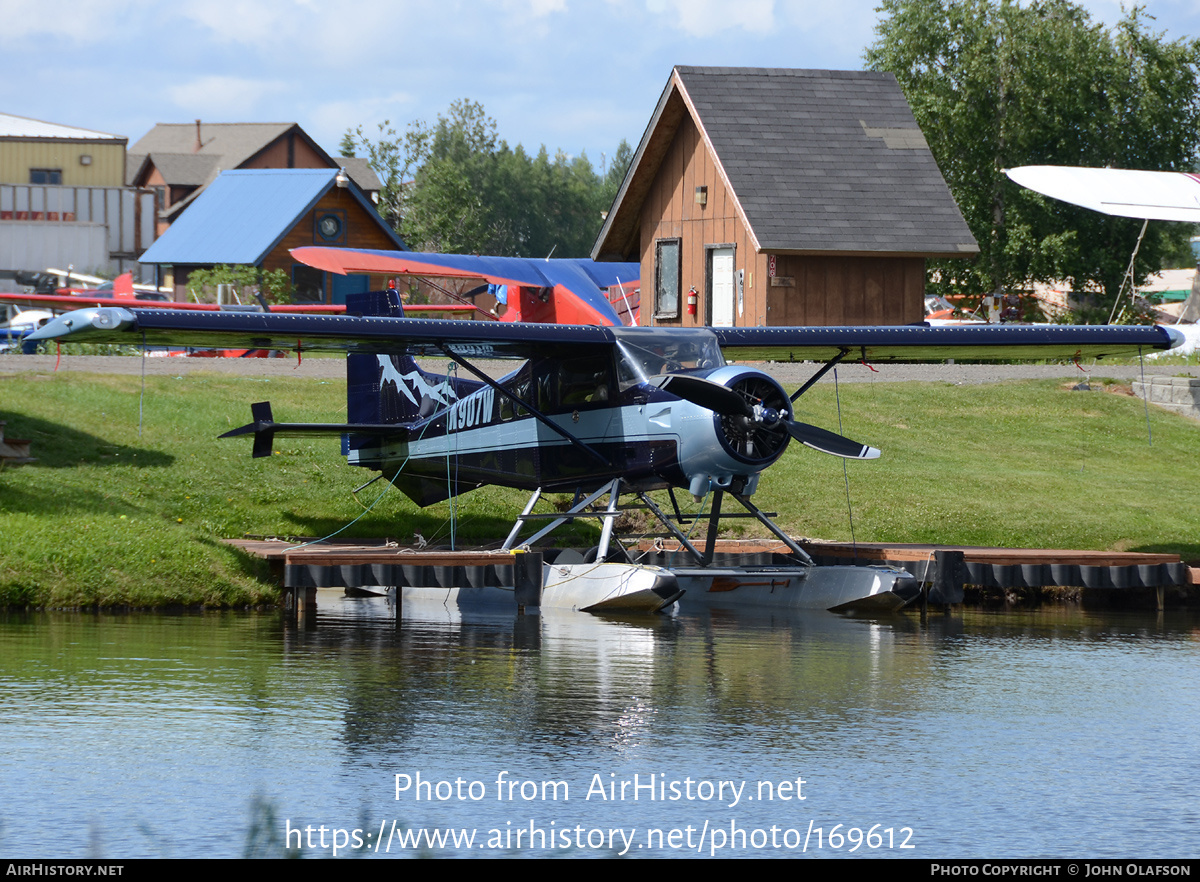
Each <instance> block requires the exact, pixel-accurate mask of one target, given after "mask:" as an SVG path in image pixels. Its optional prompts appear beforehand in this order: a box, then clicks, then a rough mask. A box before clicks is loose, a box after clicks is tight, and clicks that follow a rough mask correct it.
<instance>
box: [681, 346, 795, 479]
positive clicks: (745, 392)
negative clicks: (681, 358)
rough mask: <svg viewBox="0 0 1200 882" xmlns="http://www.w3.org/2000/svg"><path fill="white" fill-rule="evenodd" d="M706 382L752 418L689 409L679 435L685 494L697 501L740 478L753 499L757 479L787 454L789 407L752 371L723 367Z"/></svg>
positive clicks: (781, 394) (696, 407)
mask: <svg viewBox="0 0 1200 882" xmlns="http://www.w3.org/2000/svg"><path fill="white" fill-rule="evenodd" d="M706 379H707V380H709V381H710V382H713V383H719V384H721V385H722V386H725V387H726V388H727V389H730V390H731V391H733V392H736V393H737V394H738V395H740V396H741V397H742V398H743V400H745V402H746V403H747V405H749V408H748V409H749V410H750V411H751V412H752V414H753V415H752V416H746V415H743V414H720V413H715V412H713V411H712V410H708V409H706V408H703V407H700V406H699V405H690V406H691V407H692V408H694V413H693V414H690V415H689V418H688V419H687V420H686V423H687V424H688V426H687V430H686V431H684V432H683V433H682V434H681V438H680V463H679V464H680V467H681V468H682V470H683V472H684V474H685V475H686V476H687V479H688V488H689V490H690V491H691V492H692V495H694V496H702V495H703V494H704V493H705V492H707V491H708V490H709V489H711V488H713V487H717V488H721V489H724V488H727V487H729V486H730V485H731V484H732V483H733V481H734V479H736V478H741V479H743V486H744V488H745V492H746V493H747V494H750V493H753V492H754V488H755V486H756V485H757V478H758V473H759V472H761V471H762V470H763V469H765V468H766V467H767V466H769V465H771V464H772V463H773V462H775V461H776V460H777V459H779V457H780V456H782V455H783V452H784V451H785V450H786V449H787V445H788V441H789V440H790V436H789V435H788V430H787V425H786V423H785V419H784V418H785V416H786V415H787V414H788V412H789V411H790V409H791V402H790V401H789V400H788V396H787V393H786V392H784V391H783V388H782V387H781V386H780V385H779V384H778V383H777V382H775V380H774V379H772V378H771V377H769V376H768V375H767V374H764V373H763V372H762V371H758V370H754V369H753V368H746V367H739V366H734V365H727V366H725V367H722V368H718V369H717V370H715V371H713V372H712V373H710V374H708V375H707V377H706Z"/></svg>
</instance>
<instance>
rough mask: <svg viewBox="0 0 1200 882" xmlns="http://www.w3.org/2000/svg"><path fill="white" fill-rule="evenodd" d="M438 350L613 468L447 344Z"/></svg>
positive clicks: (596, 452)
mask: <svg viewBox="0 0 1200 882" xmlns="http://www.w3.org/2000/svg"><path fill="white" fill-rule="evenodd" d="M437 348H438V349H440V350H441V351H442V354H443V355H445V356H446V358H448V359H450V360H451V361H453V362H454V363H455V364H459V365H462V366H463V367H464V368H466V369H467V370H469V371H470V372H471V373H473V374H474V375H475V376H477V377H479V379H481V380H483V382H485V383H487V384H488V385H489V386H491V387H492V388H493V389H495V390H496V391H497V392H499V393H500V394H501V395H503V396H504V397H505V398H507V399H508V400H509V401H511V402H513V404H516V405H517V406H519V407H523V408H525V409H526V410H527V411H529V412H530V413H531V414H533V417H534V419H536V420H537V421H538V422H540V423H541V424H542V425H544V426H546V427H547V428H549V429H551V430H552V431H555V432H557V433H558V434H559V435H561V436H562V437H564V438H566V439H567V440H568V441H570V442H571V443H572V444H574V445H575V446H576V447H578V448H579V449H580V450H582V451H584V452H585V453H587V454H588V455H590V456H593V457H595V458H596V459H598V460H599V461H600V462H601V463H603V464H604V465H606V466H608V467H609V468H612V467H613V464H612V463H611V462H609V461H608V460H607V459H605V458H604V455H603V454H602V453H600V452H599V451H598V450H596V448H594V447H591V446H589V445H587V444H585V443H583V442H582V441H580V440H579V439H578V438H576V437H575V436H574V435H572V434H571V433H570V432H568V431H567V430H566V429H564V428H563V427H562V426H560V425H559V424H558V423H556V422H554V421H553V420H552V419H550V417H548V416H546V415H545V414H544V413H542V412H541V411H540V410H538V409H537V408H535V407H532V406H531V405H529V404H528V403H526V402H525V401H522V400H521V399H520V398H518V397H517V396H516V395H514V394H513V393H512V391H510V390H509V389H505V388H504V387H503V386H501V385H500V384H499V383H497V382H496V381H495V380H493V379H492V378H491V377H489V376H488V375H487V374H485V373H484V372H483V371H481V370H479V368H477V367H475V365H473V364H471V363H470V362H469V361H467V360H466V359H465V358H463V357H461V356H459V355H456V354H455V353H454V352H452V351H451V350H450V349H449V348H448V347H447V346H446V344H445V343H438V344H437Z"/></svg>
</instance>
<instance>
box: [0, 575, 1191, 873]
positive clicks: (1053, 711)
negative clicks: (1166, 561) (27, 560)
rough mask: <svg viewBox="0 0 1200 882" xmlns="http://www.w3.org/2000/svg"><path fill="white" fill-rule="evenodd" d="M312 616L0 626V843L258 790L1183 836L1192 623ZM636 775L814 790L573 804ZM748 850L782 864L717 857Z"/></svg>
mask: <svg viewBox="0 0 1200 882" xmlns="http://www.w3.org/2000/svg"><path fill="white" fill-rule="evenodd" d="M320 605H321V611H320V613H319V615H318V617H317V622H316V625H315V627H294V626H284V625H282V624H281V622H280V620H279V618H278V617H277V616H275V615H266V614H254V613H205V614H181V615H159V614H153V615H152V614H128V615H113V614H83V613H36V614H35V613H24V614H8V615H6V616H4V617H2V618H0V640H2V641H3V646H4V652H3V653H2V654H0V682H2V683H3V689H2V690H0V732H3V736H4V744H5V747H6V750H5V754H4V759H3V763H4V767H3V768H4V780H5V783H6V794H7V796H8V799H7V800H6V803H5V806H4V807H3V808H0V821H2V822H3V828H2V830H0V845H3V846H4V848H5V851H6V852H7V853H9V854H14V855H18V856H31V857H39V856H40V857H55V856H83V855H86V854H88V853H89V852H92V851H96V850H99V851H102V852H103V853H104V854H106V855H109V856H114V857H131V856H139V855H148V856H156V855H171V856H191V855H221V856H236V855H238V854H240V853H241V852H242V848H243V844H244V842H245V839H246V836H247V833H248V829H249V826H250V819H249V817H248V811H249V807H250V806H251V804H252V801H253V799H254V798H255V797H256V796H257V795H261V796H262V797H263V798H265V799H266V800H268V801H269V804H270V805H271V806H273V808H274V810H275V812H276V815H277V820H279V821H280V823H283V822H284V821H290V822H291V823H293V824H301V823H302V824H318V825H319V824H326V825H340V826H354V825H358V824H360V819H365V820H362V823H363V824H364V825H365V826H368V827H370V826H373V825H377V824H378V823H379V822H380V821H381V820H384V819H393V818H398V819H399V820H400V821H402V822H403V823H404V824H407V825H408V826H409V827H414V826H421V825H443V826H449V825H454V826H457V827H466V826H468V825H469V826H471V827H478V828H480V829H481V830H483V829H485V828H491V829H509V828H511V827H512V826H513V825H521V824H526V823H529V822H531V821H534V820H537V821H539V822H544V823H547V824H548V823H549V822H550V821H554V822H555V824H556V825H557V827H556V829H560V828H562V826H563V825H564V824H573V825H577V824H583V825H605V824H607V825H620V826H623V827H626V828H630V829H633V828H637V829H639V830H645V829H648V828H650V827H658V828H662V827H670V828H678V829H683V828H684V827H686V826H688V825H692V826H694V827H696V828H697V829H698V828H699V827H701V826H702V825H704V824H706V823H709V824H726V825H728V824H730V823H734V824H737V825H741V826H743V827H744V828H747V829H755V828H761V829H766V828H769V827H771V826H772V825H776V826H781V827H785V828H789V829H790V828H797V829H799V828H807V827H808V825H809V823H810V822H812V823H813V824H815V825H816V826H818V827H820V826H822V825H824V827H825V828H828V827H831V826H833V825H834V824H838V823H841V824H849V825H860V826H863V825H865V827H869V826H871V825H873V824H876V823H880V824H885V825H891V826H894V827H901V826H909V827H912V828H913V829H914V831H915V833H914V838H913V842H914V843H915V844H916V845H918V848H917V849H915V850H913V851H910V852H907V853H908V854H916V855H919V856H926V857H932V856H937V857H946V856H967V855H979V856H991V857H997V856H1019V855H1035V854H1038V855H1047V854H1056V855H1071V856H1081V855H1082V856H1102V855H1114V856H1128V855H1131V854H1147V853H1153V854H1163V855H1171V854H1177V855H1187V854H1190V853H1191V852H1192V851H1194V843H1193V833H1192V831H1193V830H1194V829H1195V824H1196V822H1197V820H1200V819H1198V818H1197V810H1196V809H1195V807H1194V799H1193V795H1194V793H1195V789H1196V784H1197V775H1196V773H1195V772H1194V769H1193V766H1194V763H1193V762H1192V758H1193V757H1194V755H1195V752H1196V749H1197V747H1200V744H1198V741H1200V736H1198V735H1197V733H1196V727H1195V724H1194V720H1195V719H1196V718H1197V712H1200V696H1198V694H1197V692H1198V690H1197V687H1196V686H1195V685H1194V676H1193V672H1194V670H1195V667H1196V661H1197V640H1196V635H1197V621H1196V618H1195V616H1193V615H1182V614H1168V615H1166V616H1162V617H1155V616H1154V615H1133V614H1124V615H1118V614H1110V615H1104V616H1096V615H1089V614H1085V613H1082V612H1078V611H1057V612H1029V613H1021V614H1010V615H1004V614H989V613H982V612H971V611H968V612H965V613H961V614H957V615H954V616H951V617H941V616H932V617H930V618H928V619H927V620H924V621H923V620H922V619H921V618H920V617H919V616H917V615H915V614H914V615H905V616H895V617H888V618H884V619H877V620H873V619H854V618H845V617H840V616H834V615H830V614H825V613H813V612H803V611H801V612H794V613H787V614H773V615H745V614H737V613H732V612H728V611H721V610H713V611H711V612H705V613H701V614H696V615H689V616H679V617H670V616H652V617H643V618H610V619H601V618H598V617H593V616H587V615H579V614H568V613H557V614H546V615H543V616H524V617H518V616H515V615H513V614H510V613H505V612H496V613H493V614H490V615H476V616H467V617H464V616H462V615H461V614H459V613H457V612H456V611H452V610H447V609H445V608H442V607H439V606H432V607H429V608H427V609H426V608H417V607H415V606H411V605H410V606H408V607H406V618H405V620H404V623H403V626H402V627H401V628H400V629H396V628H395V626H394V622H393V619H392V610H391V608H390V607H389V605H388V602H387V600H386V599H384V598H363V599H353V600H351V599H343V598H338V597H335V596H334V595H332V594H329V595H326V593H324V592H322V596H321V597H320ZM417 772H420V773H421V774H422V775H424V776H425V779H426V780H435V781H436V780H453V779H455V778H458V777H461V778H462V779H464V780H466V781H479V782H483V783H484V784H486V785H487V786H488V787H489V788H492V789H489V791H488V798H487V799H485V800H444V801H439V800H431V801H426V802H422V803H417V802H414V801H412V800H411V799H407V798H404V799H401V800H397V799H396V798H395V792H394V776H395V775H396V774H415V773H417ZM502 772H506V773H507V774H508V775H509V776H510V777H511V778H517V779H522V780H525V779H528V780H537V781H545V780H554V781H565V782H567V784H568V785H569V788H570V796H569V799H565V800H557V801H552V802H547V801H542V800H530V801H522V800H520V799H519V798H518V799H514V800H511V801H506V800H497V799H495V798H494V796H495V793H494V792H493V789H494V782H495V781H496V779H497V777H498V776H500V773H502ZM635 774H637V775H639V776H640V780H641V781H643V782H644V781H646V780H648V776H651V775H654V776H656V780H660V781H661V780H663V778H666V779H668V780H672V781H676V780H678V781H683V780H684V779H687V778H690V779H694V780H695V781H701V780H705V781H729V782H746V784H747V786H748V787H749V788H750V790H747V791H746V793H749V792H751V790H753V789H754V788H755V786H756V785H757V784H758V782H760V781H765V782H771V783H772V784H777V783H779V782H785V781H795V780H796V779H803V780H804V781H805V782H806V783H805V785H804V787H805V791H804V793H805V796H806V799H804V800H798V799H793V800H779V799H774V800H767V799H762V800H759V799H753V800H751V799H744V800H741V801H740V802H739V804H737V805H736V806H733V805H730V800H729V799H728V798H726V799H724V800H721V799H717V798H715V797H714V798H712V799H708V800H702V799H700V798H698V797H697V798H693V799H691V800H686V799H681V800H674V801H670V800H668V801H665V802H664V801H658V800H656V801H648V800H646V799H644V798H643V799H640V800H638V801H633V800H631V799H626V800H624V801H617V800H606V799H600V798H598V797H597V796H596V795H595V794H594V793H593V795H592V798H590V799H589V798H586V796H587V794H588V791H589V788H591V787H593V785H594V784H595V782H596V780H597V778H598V779H599V780H600V781H601V782H610V781H621V780H627V779H631V777H632V776H633V775H635ZM643 793H645V791H643ZM1016 819H1019V820H1016ZM48 831H52V832H53V835H52V836H50V835H48ZM584 851H585V852H586V851H587V850H586V849H584ZM653 851H654V853H669V854H675V853H684V852H686V849H684V850H683V851H682V852H681V851H679V850H672V849H669V848H662V849H657V850H653ZM470 853H478V852H470ZM640 853H642V854H644V853H646V852H645V850H643V851H642V852H640ZM692 853H694V852H692ZM746 853H758V854H765V855H780V854H781V853H783V852H781V851H779V850H777V849H774V850H773V849H771V848H769V847H764V848H760V849H755V848H753V847H747V849H744V850H741V851H737V852H730V855H731V856H732V855H733V854H746ZM827 855H828V852H827Z"/></svg>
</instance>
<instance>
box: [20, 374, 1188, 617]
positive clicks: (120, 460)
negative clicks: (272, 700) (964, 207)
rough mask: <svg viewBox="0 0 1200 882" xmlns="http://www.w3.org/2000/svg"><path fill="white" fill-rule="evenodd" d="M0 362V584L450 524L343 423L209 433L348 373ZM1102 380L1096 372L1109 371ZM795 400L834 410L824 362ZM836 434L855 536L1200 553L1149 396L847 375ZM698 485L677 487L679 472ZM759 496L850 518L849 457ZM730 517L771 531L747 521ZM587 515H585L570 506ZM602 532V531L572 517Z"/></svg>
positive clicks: (499, 531)
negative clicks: (419, 501)
mask: <svg viewBox="0 0 1200 882" xmlns="http://www.w3.org/2000/svg"><path fill="white" fill-rule="evenodd" d="M145 383H146V385H145V389H146V393H145V400H144V416H143V428H142V433H141V436H140V437H139V435H138V419H139V403H140V395H139V390H140V386H141V380H140V378H139V377H136V376H112V375H86V374H77V373H71V374H68V373H63V374H32V373H31V374H8V375H0V419H4V420H7V421H8V425H7V427H6V430H5V431H6V434H7V435H8V436H9V437H14V438H29V439H32V440H33V455H34V456H36V457H37V458H38V462H37V463H36V464H34V465H30V466H22V467H20V468H10V469H7V470H4V471H3V472H0V604H9V605H11V604H18V605H26V604H31V605H36V606H80V605H94V604H98V605H131V606H162V605H172V604H186V605H194V604H209V605H244V604H261V603H273V602H275V600H276V593H275V591H274V589H273V588H271V587H268V586H266V584H265V583H264V582H263V581H262V579H263V577H264V576H265V568H264V567H263V566H262V565H261V564H259V563H258V562H254V561H249V560H246V559H244V558H243V557H242V556H240V555H239V554H237V553H235V552H233V551H231V550H229V549H227V548H225V547H224V546H222V545H221V544H220V542H219V540H220V539H222V538H228V537H239V536H243V535H245V534H268V535H272V534H274V535H305V536H325V535H328V534H331V533H334V532H335V531H337V530H340V529H342V528H343V527H346V525H347V524H349V523H350V522H351V521H354V519H355V518H359V517H360V516H361V518H360V519H359V520H357V521H355V522H354V523H353V524H352V525H351V526H349V527H348V528H346V529H345V530H344V532H342V533H341V534H340V535H341V536H345V537H353V536H360V537H365V536H371V537H378V536H389V537H392V538H395V539H398V540H399V541H401V542H404V543H407V542H409V541H411V539H412V535H413V533H414V532H420V533H421V534H422V535H423V536H424V537H425V538H426V539H428V540H429V541H430V543H431V544H443V545H444V544H448V543H449V541H450V530H451V524H450V506H449V504H448V503H447V504H440V505H435V506H431V507H429V508H427V509H418V508H417V507H416V506H414V505H413V504H412V503H411V502H409V501H408V499H407V498H405V497H403V496H402V495H401V494H399V493H398V492H395V491H389V492H386V493H384V494H383V495H382V498H379V499H378V502H377V504H375V506H374V508H372V509H371V511H370V512H365V506H369V505H371V504H372V503H375V502H376V499H377V498H378V497H380V492H381V490H383V489H384V484H383V482H378V483H376V484H373V485H371V486H370V487H368V488H366V489H364V490H362V491H360V492H359V493H358V495H357V498H356V497H355V496H354V495H353V493H352V491H353V490H354V488H356V487H358V486H359V485H360V484H362V483H363V482H364V481H366V480H367V479H368V478H370V477H372V476H373V474H374V473H370V472H366V471H364V470H361V469H354V468H349V467H347V466H346V465H345V464H344V461H343V459H342V457H341V456H340V455H339V445H338V441H337V439H333V438H316V439H311V440H309V439H294V438H282V439H279V440H278V441H277V442H276V455H275V456H273V457H271V458H269V459H265V458H264V459H259V460H255V459H252V458H251V457H250V452H249V447H250V445H249V442H248V441H247V440H245V439H235V440H231V441H221V442H218V441H216V440H215V439H216V436H217V435H219V434H221V433H222V432H225V431H227V430H228V429H230V428H233V427H235V426H238V425H241V424H243V423H245V422H247V421H248V420H249V406H248V405H249V403H250V402H252V401H262V400H268V399H269V400H270V401H271V402H272V405H273V407H274V412H275V415H276V418H277V419H281V420H305V421H313V422H339V421H343V420H344V419H345V387H344V384H343V383H342V382H340V381H327V382H321V381H313V380H291V379H287V380H277V379H271V380H263V379H258V378H242V377H227V376H217V375H211V374H193V375H191V376H189V377H186V378H182V379H173V378H163V377H150V378H147V379H146V381H145ZM1097 385H1098V384H1097V381H1096V380H1093V388H1096V387H1097ZM799 404H800V405H802V407H801V408H800V412H799V413H798V417H799V418H800V419H802V420H804V421H806V422H811V423H815V424H817V425H820V426H824V427H826V428H830V429H834V430H837V428H838V411H837V401H836V399H835V396H834V391H833V386H832V384H831V383H824V384H822V385H820V386H819V387H817V388H816V389H814V390H812V391H811V392H809V393H808V394H807V395H806V396H805V397H804V398H802V399H801V400H800V402H799ZM841 409H842V420H843V428H842V431H843V432H844V434H846V435H848V436H850V437H852V438H854V439H855V440H859V441H863V442H866V443H869V444H873V445H874V446H876V447H879V448H881V449H882V450H883V452H884V453H883V457H882V458H881V459H880V460H877V461H875V462H865V463H859V462H853V463H849V466H848V475H849V486H850V500H851V504H852V507H853V516H854V532H855V535H856V537H857V538H858V539H859V540H860V541H893V542H900V541H909V542H941V543H948V544H975V545H1014V546H1029V547H1048V548H1093V549H1116V550H1147V551H1170V552H1177V553H1179V554H1182V555H1183V556H1184V558H1185V559H1192V558H1200V507H1198V506H1197V505H1196V504H1195V503H1194V502H1192V501H1190V493H1189V488H1195V487H1197V486H1200V461H1198V459H1197V457H1196V451H1197V450H1198V449H1200V424H1198V423H1195V422H1192V421H1189V420H1186V419H1183V418H1181V417H1177V416H1174V415H1172V414H1167V413H1164V412H1162V411H1158V410H1156V409H1154V408H1151V412H1150V423H1151V427H1152V431H1153V439H1154V443H1153V446H1152V447H1151V446H1148V445H1147V435H1146V416H1145V412H1144V410H1143V405H1142V402H1141V401H1139V400H1137V399H1134V398H1131V397H1128V396H1125V395H1119V394H1111V393H1106V392H1100V391H1093V392H1086V393H1085V392H1070V391H1067V390H1066V389H1065V387H1064V386H1063V384H1062V383H1060V382H1057V381H1038V382H1020V383H1011V384H992V385H983V386H948V385H944V384H928V383H880V384H875V385H873V384H852V385H851V384H847V385H843V386H842V388H841ZM525 496H526V494H524V493H523V492H519V491H509V490H500V489H496V488H484V489H482V490H478V491H475V492H473V493H469V494H467V495H465V496H463V497H461V498H460V499H459V500H458V501H457V510H456V518H455V524H454V529H455V538H456V542H457V544H458V546H459V547H462V546H463V545H466V544H475V543H488V542H493V541H496V540H499V539H501V538H503V536H504V535H505V534H506V533H507V531H508V528H509V526H510V525H511V519H512V517H513V515H514V514H515V513H516V512H517V511H518V510H519V509H520V507H521V505H522V504H523V502H524V499H525ZM681 496H682V497H683V498H686V493H685V494H681ZM755 498H756V501H757V503H758V504H759V505H760V506H761V507H763V508H764V509H766V510H768V511H777V512H778V513H779V517H778V520H779V523H780V524H781V525H782V526H783V527H784V528H785V529H786V530H788V531H789V532H791V533H793V534H796V535H804V536H812V537H819V538H824V539H849V538H850V525H849V518H848V516H847V504H846V489H845V479H844V477H843V471H842V461H841V460H839V459H835V458H833V457H828V456H824V455H821V454H817V453H815V452H813V451H810V450H808V449H807V448H803V447H800V446H798V445H793V446H792V448H791V449H789V451H788V452H787V453H786V454H785V456H784V457H783V459H782V460H781V461H780V462H779V463H778V464H777V465H775V466H774V467H772V468H771V469H770V470H769V471H768V472H767V473H766V475H765V476H764V477H763V479H762V482H761V485H760V488H759V492H758V494H757V496H756V497H755ZM732 523H733V524H734V527H733V532H732V533H731V535H739V532H738V531H743V532H741V533H740V535H758V534H759V533H760V532H761V531H760V528H758V527H757V525H751V524H750V523H749V522H745V521H738V522H732ZM577 529H579V530H580V531H581V532H583V533H585V534H590V533H593V532H594V531H593V529H592V527H590V526H583V525H581V526H579V527H578V528H577ZM579 541H584V542H590V541H591V540H590V535H585V536H582V537H580V538H579Z"/></svg>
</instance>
